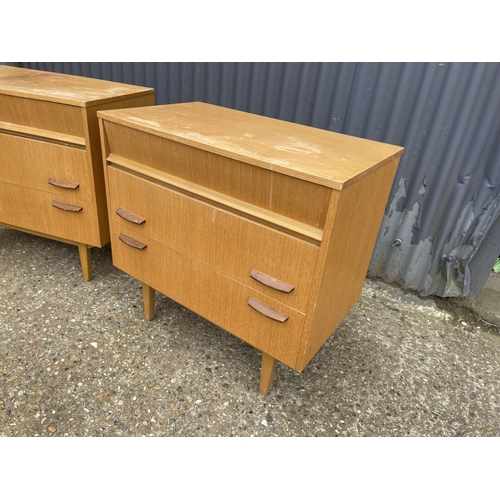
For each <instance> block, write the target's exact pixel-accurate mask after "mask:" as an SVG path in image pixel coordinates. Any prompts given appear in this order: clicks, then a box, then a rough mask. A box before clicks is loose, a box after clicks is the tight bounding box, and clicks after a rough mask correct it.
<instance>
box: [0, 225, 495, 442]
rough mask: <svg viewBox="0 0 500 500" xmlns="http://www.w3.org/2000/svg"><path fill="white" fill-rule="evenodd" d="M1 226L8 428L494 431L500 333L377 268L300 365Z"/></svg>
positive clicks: (4, 428)
mask: <svg viewBox="0 0 500 500" xmlns="http://www.w3.org/2000/svg"><path fill="white" fill-rule="evenodd" d="M93 269H94V277H93V279H92V280H91V281H90V282H86V281H84V280H83V279H82V277H81V272H80V265H79V260H78V252H77V250H76V247H73V246H70V245H66V244H63V243H58V242H55V241H51V240H48V239H44V238H39V237H36V236H32V235H29V234H25V233H22V232H18V231H13V230H9V229H4V228H0V285H1V286H0V360H1V362H0V436H30V437H31V436H158V437H159V436H200V437H201V436H320V437H327V436H498V435H499V432H500V411H499V410H500V377H499V376H498V375H499V365H500V349H499V347H500V336H499V335H498V334H497V333H495V329H491V328H489V329H488V328H487V327H486V326H484V327H483V326H481V325H480V324H470V323H466V322H464V321H463V320H461V319H460V318H457V316H456V315H455V314H453V313H447V312H446V311H444V310H442V309H440V308H438V307H437V305H436V303H435V302H434V301H432V300H422V299H420V298H418V297H416V296H414V295H412V294H408V293H405V292H403V291H402V290H400V289H399V288H395V287H391V286H389V285H386V284H384V283H381V282H377V281H371V280H367V281H366V282H365V286H364V289H363V294H362V297H361V299H360V300H359V302H358V303H357V305H356V306H355V307H354V308H353V309H352V311H351V312H350V313H349V315H348V316H347V317H346V318H345V320H344V321H343V322H342V323H341V325H340V326H339V327H338V328H337V330H336V331H335V332H334V334H333V335H332V336H331V337H330V339H329V340H328V342H327V343H326V344H325V345H324V346H323V348H322V349H321V350H320V351H319V352H318V353H317V355H316V356H315V357H314V358H313V360H312V361H311V363H310V364H309V365H308V367H307V368H306V369H305V370H304V371H303V372H302V373H296V372H294V371H293V370H292V369H290V368H288V367H287V366H285V365H283V364H281V363H278V366H277V369H276V375H275V380H274V385H273V387H272V389H271V391H270V393H269V394H268V395H267V396H262V395H260V394H259V392H258V384H259V370H260V353H259V352H258V351H257V350H255V349H254V348H252V347H250V346H248V345H246V344H245V343H244V342H242V341H240V340H239V339H237V338H235V337H233V336H232V335H230V334H228V333H227V332H225V331H223V330H221V329H219V328H218V327H216V326H214V325H213V324H211V323H209V322H207V321H205V320H204V319H202V318H200V317H199V316H197V315H196V314H194V313H192V312H190V311H188V310H186V309H185V308H183V307H181V306H180V305H178V304H176V303H175V302H173V301H171V300H170V299H168V298H167V297H165V296H162V295H160V294H157V307H156V317H155V319H154V320H152V321H146V320H145V319H144V318H143V315H142V292H141V286H140V283H139V282H138V281H137V280H135V279H134V278H132V277H130V276H127V275H126V274H124V273H123V272H121V271H120V270H118V269H116V268H114V267H113V265H112V263H111V252H110V248H109V246H107V247H105V248H103V249H94V250H93Z"/></svg>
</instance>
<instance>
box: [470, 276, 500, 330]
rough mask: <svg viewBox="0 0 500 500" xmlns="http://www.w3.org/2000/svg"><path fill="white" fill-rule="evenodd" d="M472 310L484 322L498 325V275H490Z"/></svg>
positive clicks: (499, 300)
mask: <svg viewBox="0 0 500 500" xmlns="http://www.w3.org/2000/svg"><path fill="white" fill-rule="evenodd" d="M474 309H475V310H476V312H477V313H478V314H479V315H481V316H482V317H483V318H484V319H485V320H486V321H490V322H492V323H494V324H496V325H500V273H495V272H492V273H491V274H490V276H489V277H488V280H487V281H486V284H485V286H484V288H483V290H482V291H481V294H480V295H479V299H478V301H477V303H476V304H475V305H474Z"/></svg>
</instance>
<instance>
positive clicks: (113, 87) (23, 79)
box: [0, 66, 154, 107]
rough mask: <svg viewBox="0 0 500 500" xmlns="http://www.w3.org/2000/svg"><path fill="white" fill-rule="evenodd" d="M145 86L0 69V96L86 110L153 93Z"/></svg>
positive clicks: (23, 69)
mask: <svg viewBox="0 0 500 500" xmlns="http://www.w3.org/2000/svg"><path fill="white" fill-rule="evenodd" d="M153 93H154V90H153V89H151V88H147V87H139V86H136V85H127V84H124V83H116V82H109V81H105V80H99V79H95V78H86V77H82V76H74V75H64V74H61V73H52V72H49V71H39V70H32V69H25V68H16V67H13V66H0V94H5V95H11V96H16V97H25V98H31V99H38V100H43V101H51V102H56V103H60V104H70V105H73V106H80V107H88V106H93V105H98V104H104V103H106V102H110V101H115V100H117V99H119V98H127V97H138V96H140V95H150V94H153Z"/></svg>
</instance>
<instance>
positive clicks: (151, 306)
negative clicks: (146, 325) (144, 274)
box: [142, 283, 155, 320]
mask: <svg viewBox="0 0 500 500" xmlns="http://www.w3.org/2000/svg"><path fill="white" fill-rule="evenodd" d="M142 298H143V301H144V317H145V318H146V319H147V320H152V319H153V318H154V317H155V289H154V288H151V287H150V286H149V285H146V283H143V284H142Z"/></svg>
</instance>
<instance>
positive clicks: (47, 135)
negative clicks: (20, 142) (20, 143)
mask: <svg viewBox="0 0 500 500" xmlns="http://www.w3.org/2000/svg"><path fill="white" fill-rule="evenodd" d="M0 132H1V133H4V134H7V135H14V136H16V137H24V138H25V139H36V140H42V141H45V142H50V143H52V144H58V145H60V146H67V147H71V148H76V149H83V150H85V149H86V148H85V139H84V138H83V137H77V136H75V135H68V134H61V133H59V132H52V131H51V130H45V129H37V128H33V127H27V126H25V125H16V124H13V123H6V122H0Z"/></svg>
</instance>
